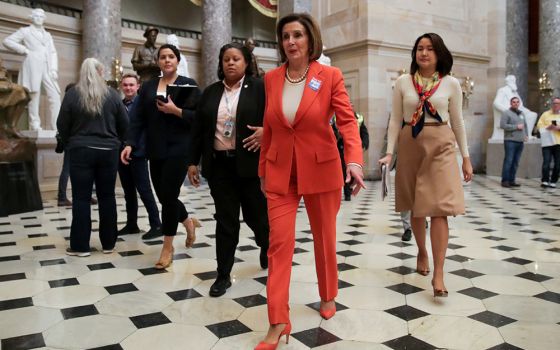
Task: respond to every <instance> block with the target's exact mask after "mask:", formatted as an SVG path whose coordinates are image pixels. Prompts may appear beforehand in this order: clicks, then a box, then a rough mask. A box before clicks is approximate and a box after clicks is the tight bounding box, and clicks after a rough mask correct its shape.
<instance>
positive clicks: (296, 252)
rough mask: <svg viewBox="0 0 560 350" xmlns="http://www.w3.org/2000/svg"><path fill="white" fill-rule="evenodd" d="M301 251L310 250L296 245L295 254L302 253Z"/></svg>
mask: <svg viewBox="0 0 560 350" xmlns="http://www.w3.org/2000/svg"><path fill="white" fill-rule="evenodd" d="M300 253H308V251H307V250H305V249H302V248H299V247H295V248H294V254H300Z"/></svg>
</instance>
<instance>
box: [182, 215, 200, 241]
mask: <svg viewBox="0 0 560 350" xmlns="http://www.w3.org/2000/svg"><path fill="white" fill-rule="evenodd" d="M185 221H186V223H185V224H184V226H185V229H186V230H187V239H185V247H186V248H191V247H192V246H193V244H194V242H195V241H196V229H197V228H198V227H202V225H201V224H200V221H198V219H197V218H192V217H191V218H188V219H187V220H185Z"/></svg>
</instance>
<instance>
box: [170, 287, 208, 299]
mask: <svg viewBox="0 0 560 350" xmlns="http://www.w3.org/2000/svg"><path fill="white" fill-rule="evenodd" d="M167 295H168V296H169V297H170V298H171V299H173V300H174V301H179V300H186V299H193V298H199V297H201V296H202V294H200V293H199V292H197V291H196V290H194V289H183V290H176V291H173V292H168V293H167Z"/></svg>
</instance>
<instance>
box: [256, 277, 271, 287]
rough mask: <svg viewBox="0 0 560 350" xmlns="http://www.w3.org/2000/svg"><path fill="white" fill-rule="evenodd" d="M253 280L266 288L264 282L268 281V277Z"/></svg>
mask: <svg viewBox="0 0 560 350" xmlns="http://www.w3.org/2000/svg"><path fill="white" fill-rule="evenodd" d="M253 279H254V280H255V281H257V282H259V283H261V284H264V285H265V286H266V280H267V279H268V277H267V276H263V277H256V278H253Z"/></svg>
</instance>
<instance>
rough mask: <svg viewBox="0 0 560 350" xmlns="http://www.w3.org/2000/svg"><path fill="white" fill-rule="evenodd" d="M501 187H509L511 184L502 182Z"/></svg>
mask: <svg viewBox="0 0 560 350" xmlns="http://www.w3.org/2000/svg"><path fill="white" fill-rule="evenodd" d="M502 187H511V184H510V183H509V182H507V181H502Z"/></svg>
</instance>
